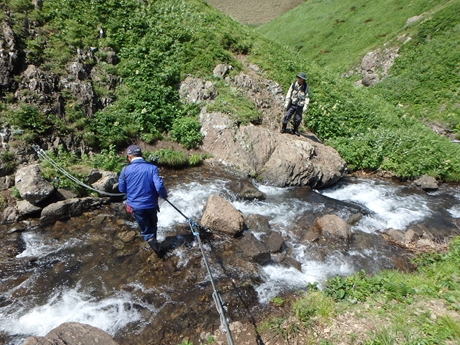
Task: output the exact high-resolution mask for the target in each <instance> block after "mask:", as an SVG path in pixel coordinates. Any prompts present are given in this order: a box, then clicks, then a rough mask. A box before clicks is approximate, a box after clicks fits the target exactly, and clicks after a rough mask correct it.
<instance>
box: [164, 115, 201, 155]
mask: <svg viewBox="0 0 460 345" xmlns="http://www.w3.org/2000/svg"><path fill="white" fill-rule="evenodd" d="M200 128H201V125H200V122H199V121H198V120H197V119H196V118H193V117H178V118H176V119H175V120H174V122H173V124H172V128H171V130H170V131H169V134H170V135H171V138H172V139H173V140H174V141H177V142H179V143H181V144H182V145H183V146H184V147H185V148H187V149H190V148H197V147H198V145H199V144H200V143H201V140H202V139H203V135H202V134H201V132H200Z"/></svg>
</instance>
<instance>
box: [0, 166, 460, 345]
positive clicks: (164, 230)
mask: <svg viewBox="0 0 460 345" xmlns="http://www.w3.org/2000/svg"><path fill="white" fill-rule="evenodd" d="M162 174H163V175H164V176H163V179H164V182H165V186H166V187H167V189H168V193H169V200H170V201H171V202H172V203H173V204H174V205H175V206H176V207H177V208H178V209H179V210H181V211H182V213H183V214H185V215H187V216H188V217H189V218H190V219H194V220H199V219H200V218H201V215H202V212H203V207H204V204H205V202H206V200H207V198H208V197H209V196H210V195H211V194H219V195H221V196H223V197H224V198H226V199H227V200H229V201H230V202H231V203H232V204H233V206H234V207H235V208H236V209H238V210H240V211H241V212H242V213H243V215H245V216H246V215H248V214H259V215H263V216H265V217H266V218H267V219H268V220H269V222H270V225H271V228H272V229H273V230H274V231H277V232H279V233H280V234H281V235H282V236H283V238H284V239H285V241H286V245H287V248H288V250H287V251H286V253H287V255H288V256H290V257H291V258H292V259H294V260H296V261H297V262H299V263H300V265H301V270H300V271H299V270H297V269H295V268H293V267H285V266H281V265H278V264H276V263H271V264H268V265H266V266H263V267H259V268H258V270H257V276H256V277H254V275H252V276H250V274H249V273H248V272H245V270H244V268H241V267H230V266H231V264H229V262H231V258H227V259H225V258H223V257H225V254H222V257H220V258H219V257H218V256H213V254H212V253H225V252H227V249H228V248H227V247H228V246H227V245H226V244H225V240H223V241H222V242H223V244H222V245H217V244H215V243H214V242H213V241H209V242H207V241H205V242H204V245H205V249H206V250H207V252H208V253H210V256H211V259H210V262H211V268H212V270H213V277H214V279H215V280H217V281H218V289H219V290H220V293H221V294H222V298H223V300H224V302H228V299H231V302H230V306H229V314H228V316H229V318H230V321H236V320H237V319H241V320H244V319H250V318H251V316H250V315H251V314H255V313H258V312H259V311H263V310H264V309H265V308H267V305H268V304H269V303H268V302H269V301H270V299H271V298H272V297H275V296H278V295H283V294H287V293H290V292H295V291H303V290H306V287H307V284H308V283H315V282H316V283H318V284H319V286H320V287H321V283H322V282H323V281H324V280H325V279H327V278H330V277H332V276H334V275H337V274H338V275H342V276H346V275H350V274H352V273H354V272H356V271H359V270H362V269H364V270H365V271H366V272H368V273H372V272H375V271H378V270H381V269H386V268H390V269H391V268H399V266H398V265H399V264H398V262H399V260H400V259H401V257H404V256H405V255H406V254H407V253H404V251H403V250H402V249H401V248H399V247H396V246H391V245H390V244H388V243H386V242H385V241H384V240H383V239H382V237H381V236H380V235H378V232H379V231H381V230H386V229H389V228H393V229H398V230H401V231H403V232H404V231H406V230H407V229H408V227H410V226H412V225H414V224H422V225H423V226H424V227H425V228H427V229H436V231H439V233H440V234H441V235H443V236H452V235H459V232H460V230H459V228H460V226H459V224H460V187H459V186H455V185H442V186H441V188H440V189H439V190H438V191H436V192H430V193H426V192H424V191H421V190H420V189H418V188H416V187H414V186H412V185H410V184H406V183H395V182H390V181H387V180H379V179H363V178H349V177H347V178H344V179H343V180H342V181H340V182H339V183H338V184H336V185H335V186H333V187H331V188H327V189H323V190H320V191H312V190H311V189H309V188H307V187H298V188H275V187H269V186H263V185H258V186H257V187H258V189H259V190H260V191H262V192H263V193H265V194H266V200H263V201H243V200H238V199H237V198H236V197H235V196H234V195H233V193H232V192H231V191H230V190H229V188H228V185H229V183H230V181H231V180H232V179H235V177H234V176H232V175H228V174H226V173H225V172H222V171H218V170H216V169H211V168H209V167H201V168H196V169H191V170H187V171H181V172H174V173H170V172H167V171H162ZM117 204H118V205H117ZM120 209H122V205H121V203H115V204H111V205H108V206H105V207H102V208H101V209H100V210H95V211H92V212H88V213H85V215H82V216H81V217H76V218H75V219H71V220H68V221H59V222H57V223H55V224H53V225H50V226H40V225H38V223H37V222H33V221H32V222H30V223H28V225H26V226H25V227H23V228H21V229H20V231H19V230H16V229H15V228H14V227H10V228H2V230H1V231H0V233H1V236H2V241H3V242H4V243H6V242H8V241H11V234H12V233H13V234H16V235H17V238H16V239H17V241H19V243H20V246H19V248H20V250H19V253H18V254H17V255H15V256H13V257H8V258H6V257H2V258H0V344H8V345H16V344H22V343H23V342H24V340H25V339H26V338H27V337H29V336H32V335H34V336H44V335H46V334H47V333H48V332H49V331H50V330H52V329H53V328H55V327H57V326H59V325H60V324H62V323H64V322H70V321H72V322H81V323H85V324H90V325H92V326H96V327H99V328H101V329H103V330H104V331H106V332H108V333H109V334H110V335H112V336H113V337H114V339H115V340H116V341H117V342H118V343H119V344H121V345H122V344H148V343H152V344H154V343H155V342H154V341H153V342H152V339H157V338H156V337H158V334H160V336H161V337H162V338H163V341H162V342H161V343H162V344H167V343H168V341H172V340H168V339H173V336H172V334H174V333H177V332H181V331H180V330H181V329H184V328H187V327H190V328H196V329H198V328H200V329H202V328H203V325H207V324H213V328H214V329H215V328H217V327H219V321H218V317H217V314H216V313H215V310H214V305H213V303H212V298H211V297H210V294H211V292H212V291H211V290H210V288H209V277H207V274H206V272H205V271H206V270H205V267H204V265H203V263H202V260H201V253H200V251H199V248H198V247H197V245H196V243H191V245H189V246H180V247H178V248H176V249H174V250H173V251H172V252H170V253H168V255H167V257H168V260H167V261H165V262H164V263H163V266H161V269H159V268H158V267H160V266H158V264H156V266H155V265H153V264H152V263H151V262H150V259H149V255H151V253H149V252H148V251H146V250H145V248H144V249H142V245H143V241H142V240H141V238H140V236H137V238H136V240H135V241H134V242H132V243H128V244H121V242H120V241H119V239H118V238H117V231H118V230H119V229H120V228H121V227H123V228H124V229H127V231H129V230H131V231H132V230H135V229H137V226H136V224H135V223H134V222H133V221H132V220H130V219H123V217H122V216H120V215H121V211H120ZM160 209H161V212H160V213H159V224H158V225H159V233H158V238H159V240H164V239H166V238H167V236H168V235H169V234H170V232H171V229H173V228H180V229H186V228H187V227H186V226H185V225H184V218H183V216H182V215H180V214H179V213H178V212H177V211H176V210H174V209H173V208H172V207H171V206H169V205H168V204H167V203H166V202H165V201H164V200H163V201H160ZM356 213H361V214H362V215H363V216H362V217H361V218H360V220H359V221H357V222H356V223H354V224H353V225H352V229H351V230H352V232H353V240H352V241H351V242H350V245H349V246H348V247H347V249H346V250H335V251H334V250H332V251H331V252H329V253H327V255H322V256H321V255H317V253H315V250H314V249H313V246H312V245H309V244H305V243H304V242H301V241H300V240H299V239H300V234H301V232H302V230H301V228H302V224H301V223H302V220H303V219H307V218H309V219H314V218H315V217H318V216H321V215H324V214H336V215H338V216H340V217H341V218H343V219H348V218H349V217H350V216H351V215H353V214H356ZM185 224H186V223H185ZM299 229H300V230H299ZM260 235H261V234H257V233H255V236H256V237H258V236H260ZM226 246H227V247H226ZM138 253H141V254H138ZM142 253H143V254H142ZM226 260H227V261H226ZM193 267H195V268H194V269H193ZM200 272H201V273H200ZM232 287H233V288H235V287H236V290H238V292H237V293H234V294H232V293H231V292H230V290H231V289H232ZM235 296H237V297H235ZM226 300H227V301H226ZM200 303H201V304H200ZM201 305H202V307H201ZM200 308H202V309H200ZM208 311H211V312H208ZM197 319H199V321H198V320H197ZM159 330H160V331H159ZM208 331H209V330H208ZM189 333H190V334H194V333H196V331H195V329H193V331H190V332H189ZM158 343H160V342H158ZM170 343H171V344H177V343H179V342H177V343H174V342H170Z"/></svg>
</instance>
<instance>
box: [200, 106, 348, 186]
mask: <svg viewBox="0 0 460 345" xmlns="http://www.w3.org/2000/svg"><path fill="white" fill-rule="evenodd" d="M200 122H201V126H202V129H201V130H202V133H203V134H204V139H203V146H202V148H203V150H204V151H207V152H209V153H210V154H212V156H213V157H214V159H215V160H216V161H218V162H220V163H222V164H224V165H226V166H227V167H230V168H233V169H234V170H235V171H237V172H239V173H240V174H241V175H245V176H258V177H259V178H260V181H261V182H262V183H264V184H269V185H273V186H279V187H283V186H304V185H308V186H310V187H312V188H321V187H327V186H330V185H332V184H334V183H336V182H337V181H338V180H339V179H340V178H341V177H342V176H343V175H344V174H345V173H346V163H345V161H344V160H343V159H342V158H341V157H340V155H339V154H338V153H337V151H335V150H334V149H333V148H331V147H328V146H325V145H323V144H321V143H320V142H319V141H318V140H314V139H312V138H309V137H304V136H301V137H297V136H292V135H287V134H281V133H278V132H274V131H271V130H269V129H266V128H263V127H259V126H254V125H247V126H243V125H240V126H236V125H235V124H234V123H233V121H231V120H230V119H229V118H228V116H226V115H225V114H221V113H207V112H206V111H204V110H203V111H202V112H201V115H200Z"/></svg>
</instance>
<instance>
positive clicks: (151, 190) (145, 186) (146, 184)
mask: <svg viewBox="0 0 460 345" xmlns="http://www.w3.org/2000/svg"><path fill="white" fill-rule="evenodd" d="M118 190H119V191H120V192H121V193H126V203H127V204H128V205H129V206H131V207H132V208H133V209H134V210H136V209H137V210H145V209H149V208H156V207H157V206H158V196H161V197H162V198H163V199H166V198H167V197H168V193H167V192H166V188H165V187H164V185H163V181H162V179H161V177H160V175H158V168H157V167H156V166H155V165H153V164H150V163H148V162H146V161H145V160H143V159H134V160H132V161H131V163H130V164H129V165H128V166H126V167H125V168H123V170H122V171H121V173H120V177H119V178H118Z"/></svg>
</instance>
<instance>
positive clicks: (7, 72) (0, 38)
mask: <svg viewBox="0 0 460 345" xmlns="http://www.w3.org/2000/svg"><path fill="white" fill-rule="evenodd" d="M1 24H2V32H1V34H0V88H8V87H10V86H11V85H12V84H13V81H14V80H13V76H14V73H16V72H17V70H18V63H19V61H20V57H19V55H20V52H19V50H18V47H17V46H16V38H15V35H14V32H13V29H12V27H11V23H10V22H9V20H6V19H5V20H3V21H2V22H1Z"/></svg>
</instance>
